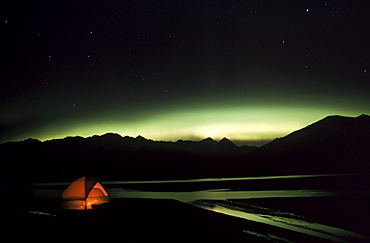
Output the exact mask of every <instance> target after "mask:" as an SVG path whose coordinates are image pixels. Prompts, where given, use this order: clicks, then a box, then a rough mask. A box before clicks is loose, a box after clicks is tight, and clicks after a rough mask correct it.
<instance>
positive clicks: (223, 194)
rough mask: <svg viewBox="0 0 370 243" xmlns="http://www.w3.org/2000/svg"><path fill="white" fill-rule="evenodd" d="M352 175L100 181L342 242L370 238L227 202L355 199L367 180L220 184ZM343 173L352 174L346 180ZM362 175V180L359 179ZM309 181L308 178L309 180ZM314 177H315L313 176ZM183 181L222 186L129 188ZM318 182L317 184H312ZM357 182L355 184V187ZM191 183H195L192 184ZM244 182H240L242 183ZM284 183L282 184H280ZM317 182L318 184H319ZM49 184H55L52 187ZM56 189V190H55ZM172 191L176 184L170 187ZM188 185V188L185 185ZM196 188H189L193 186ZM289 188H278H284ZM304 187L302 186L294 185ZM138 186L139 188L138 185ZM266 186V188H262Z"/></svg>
mask: <svg viewBox="0 0 370 243" xmlns="http://www.w3.org/2000/svg"><path fill="white" fill-rule="evenodd" d="M356 175H358V178H360V179H359V180H358V181H359V182H361V181H364V182H366V181H368V178H369V174H356ZM356 175H354V174H348V175H334V174H330V175H304V176H302V175H290V176H269V177H245V178H214V179H212V178H210V179H194V180H175V181H111V182H104V184H105V185H109V186H110V189H108V190H107V191H108V193H109V195H110V198H111V199H113V200H114V199H118V198H121V199H122V198H141V199H173V200H178V201H181V202H183V203H187V204H190V205H193V206H195V207H198V208H202V209H205V210H210V211H213V212H216V213H222V214H225V215H229V216H232V217H238V218H242V219H245V220H249V221H254V222H258V223H263V224H266V225H271V226H275V227H279V228H282V229H286V230H290V231H294V232H299V233H302V234H306V235H310V236H315V237H319V238H322V239H326V240H330V241H336V242H346V241H355V242H357V241H359V240H364V241H370V238H369V237H367V236H363V235H360V234H357V233H354V232H351V231H347V230H344V229H340V228H336V227H331V226H328V225H324V224H318V223H314V222H307V221H305V220H304V217H303V216H300V215H295V214H292V213H288V212H282V211H276V210H274V209H269V208H263V207H258V206H253V205H248V204H241V205H237V203H235V201H234V202H233V203H234V204H231V202H230V201H228V200H232V199H256V198H265V199H268V198H318V197H336V196H346V197H352V196H353V198H356V197H355V196H362V197H363V196H365V197H368V195H370V191H369V188H368V187H367V186H366V185H368V183H363V184H364V185H365V186H366V187H365V188H361V187H360V188H354V190H351V189H352V188H346V189H343V188H340V187H338V189H339V188H340V190H337V189H335V190H334V189H333V190H332V189H328V188H326V190H311V189H308V190H299V189H298V190H263V189H264V188H263V189H261V190H258V189H255V190H256V191H251V190H247V187H239V188H238V189H237V190H235V191H234V190H231V189H229V188H230V187H227V184H225V183H223V182H226V181H235V182H236V183H237V182H238V181H241V182H242V181H247V182H248V183H249V181H253V180H265V181H267V182H268V183H269V180H274V182H276V180H275V179H287V180H291V181H289V182H290V183H296V182H298V181H299V180H296V179H299V178H318V177H320V178H321V179H323V180H321V179H320V181H325V182H328V180H325V179H326V178H332V179H333V178H335V179H336V180H335V182H337V181H340V180H341V179H343V178H345V180H344V181H347V182H348V181H354V179H358V178H357V176H356ZM347 176H353V177H351V178H350V179H351V180H350V179H349V177H347ZM361 178H362V179H361ZM309 180H310V181H311V179H309ZM315 180H317V179H315ZM186 182H191V183H194V182H216V184H215V185H216V186H219V187H218V188H223V189H213V190H193V191H180V192H179V191H177V192H176V191H160V192H158V191H144V190H133V189H132V188H140V185H139V187H136V186H135V187H134V186H133V187H131V189H129V188H130V186H129V185H130V184H151V183H153V184H154V185H155V186H154V187H152V188H154V189H155V188H157V183H184V184H186ZM69 184H70V183H39V184H35V190H34V195H35V196H37V197H46V198H60V197H61V195H62V192H63V190H62V189H61V187H60V186H64V185H65V186H67V185H69ZM316 184H318V183H316ZM358 184H359V183H357V184H356V186H357V185H358ZM192 185H195V184H192ZM197 185H198V184H197ZM244 185H245V184H243V186H244ZM284 185H286V184H284ZM319 185H321V184H319ZM53 186H55V187H54V188H53ZM55 188H58V189H55ZM173 188H174V190H176V189H177V187H176V186H175V187H173ZM188 188H192V187H188ZM194 188H196V187H193V189H194ZM287 188H289V187H285V188H284V187H282V189H287ZM298 188H304V187H298ZM323 188H325V187H324V186H320V187H319V189H323ZM140 189H142V188H140ZM266 189H267V188H266ZM244 232H245V233H248V234H254V235H258V236H259V235H260V236H261V237H263V238H266V239H271V240H278V238H279V240H280V241H289V240H287V239H285V238H284V237H283V238H281V236H276V235H266V234H263V233H261V232H254V231H248V230H245V231H244Z"/></svg>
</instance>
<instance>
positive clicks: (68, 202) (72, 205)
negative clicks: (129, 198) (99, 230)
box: [61, 176, 109, 210]
mask: <svg viewBox="0 0 370 243" xmlns="http://www.w3.org/2000/svg"><path fill="white" fill-rule="evenodd" d="M108 202H109V195H108V193H107V191H106V190H105V189H104V187H103V186H102V185H101V183H100V182H99V181H98V180H97V179H95V178H93V177H86V176H83V177H81V178H79V179H77V180H75V181H74V182H73V183H72V184H71V185H69V186H68V187H67V189H66V190H65V191H64V192H63V194H62V203H61V209H63V210H87V209H92V205H100V204H104V203H108Z"/></svg>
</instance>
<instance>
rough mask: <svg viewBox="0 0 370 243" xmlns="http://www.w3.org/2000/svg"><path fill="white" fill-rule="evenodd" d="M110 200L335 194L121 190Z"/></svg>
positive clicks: (112, 193) (322, 194)
mask: <svg viewBox="0 0 370 243" xmlns="http://www.w3.org/2000/svg"><path fill="white" fill-rule="evenodd" d="M109 195H110V197H111V198H152V199H176V200H179V201H182V202H191V201H195V200H201V199H204V200H226V199H250V198H276V197H328V196H334V195H336V193H334V192H329V191H319V190H291V191H290V190H289V191H287V190H275V191H225V190H220V191H217V190H212V191H194V192H145V191H131V190H123V189H112V190H109Z"/></svg>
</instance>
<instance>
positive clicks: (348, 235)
mask: <svg viewBox="0 0 370 243" xmlns="http://www.w3.org/2000/svg"><path fill="white" fill-rule="evenodd" d="M189 204H191V205H193V206H196V207H199V208H203V209H206V210H210V211H213V212H217V213H222V214H226V215H229V216H233V217H238V218H242V219H246V220H250V221H255V222H258V223H263V224H267V225H272V226H275V227H279V228H283V229H287V230H291V231H295V232H299V233H303V234H306V235H311V236H315V237H319V238H322V239H326V240H331V241H335V242H348V239H352V240H356V241H358V240H366V241H368V240H370V238H369V237H366V236H363V235H360V234H356V233H353V232H351V231H347V230H343V229H340V228H336V227H331V226H327V225H323V224H318V223H312V222H307V221H304V220H300V219H294V218H291V217H289V218H288V217H282V216H275V215H266V214H253V213H248V212H245V211H244V210H243V211H241V210H240V209H236V208H233V207H230V208H228V207H225V205H222V206H221V205H218V204H219V203H218V202H210V201H207V202H206V203H203V202H201V201H195V202H189ZM342 237H344V238H345V239H346V240H344V239H341V238H342Z"/></svg>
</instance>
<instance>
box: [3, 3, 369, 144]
mask: <svg viewBox="0 0 370 243" xmlns="http://www.w3.org/2000/svg"><path fill="white" fill-rule="evenodd" d="M0 11H1V16H0V17H1V19H0V21H1V22H0V28H1V29H0V30H1V37H0V38H1V58H2V62H1V63H2V64H1V86H0V142H1V143H3V142H7V141H18V140H24V139H27V138H29V137H32V138H36V139H40V140H49V139H54V138H62V137H66V136H77V135H78V136H83V137H86V136H91V135H94V134H104V133H106V132H115V133H119V134H121V135H122V136H124V135H128V136H133V137H136V136H138V135H142V136H144V137H146V138H148V139H153V140H165V141H176V140H178V139H183V140H200V139H204V138H206V137H212V138H214V139H215V140H218V139H221V138H223V137H227V138H229V139H231V140H232V141H234V142H236V143H237V144H248V145H249V144H256V145H259V144H262V143H265V142H266V141H268V140H272V139H274V138H276V137H282V136H285V135H287V134H288V133H290V132H292V131H294V130H297V129H300V128H302V127H305V126H307V125H309V124H311V123H313V122H316V121H318V120H320V119H322V118H324V117H326V116H328V115H343V116H359V115H361V114H370V46H369V45H370V1H352V0H348V1H299V0H297V1H263V0H258V1H231V0H230V1H216V0H208V1H203V0H202V1H185V0H184V1H162V0H158V1H153V0H151V1H139V0H138V1H124V0H120V1H108V0H106V1H97V0H96V1H82V0H76V1H71V0H63V1H49V0H48V1H36V0H35V1H17V0H11V1H5V0H4V1H1V3H0Z"/></svg>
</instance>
